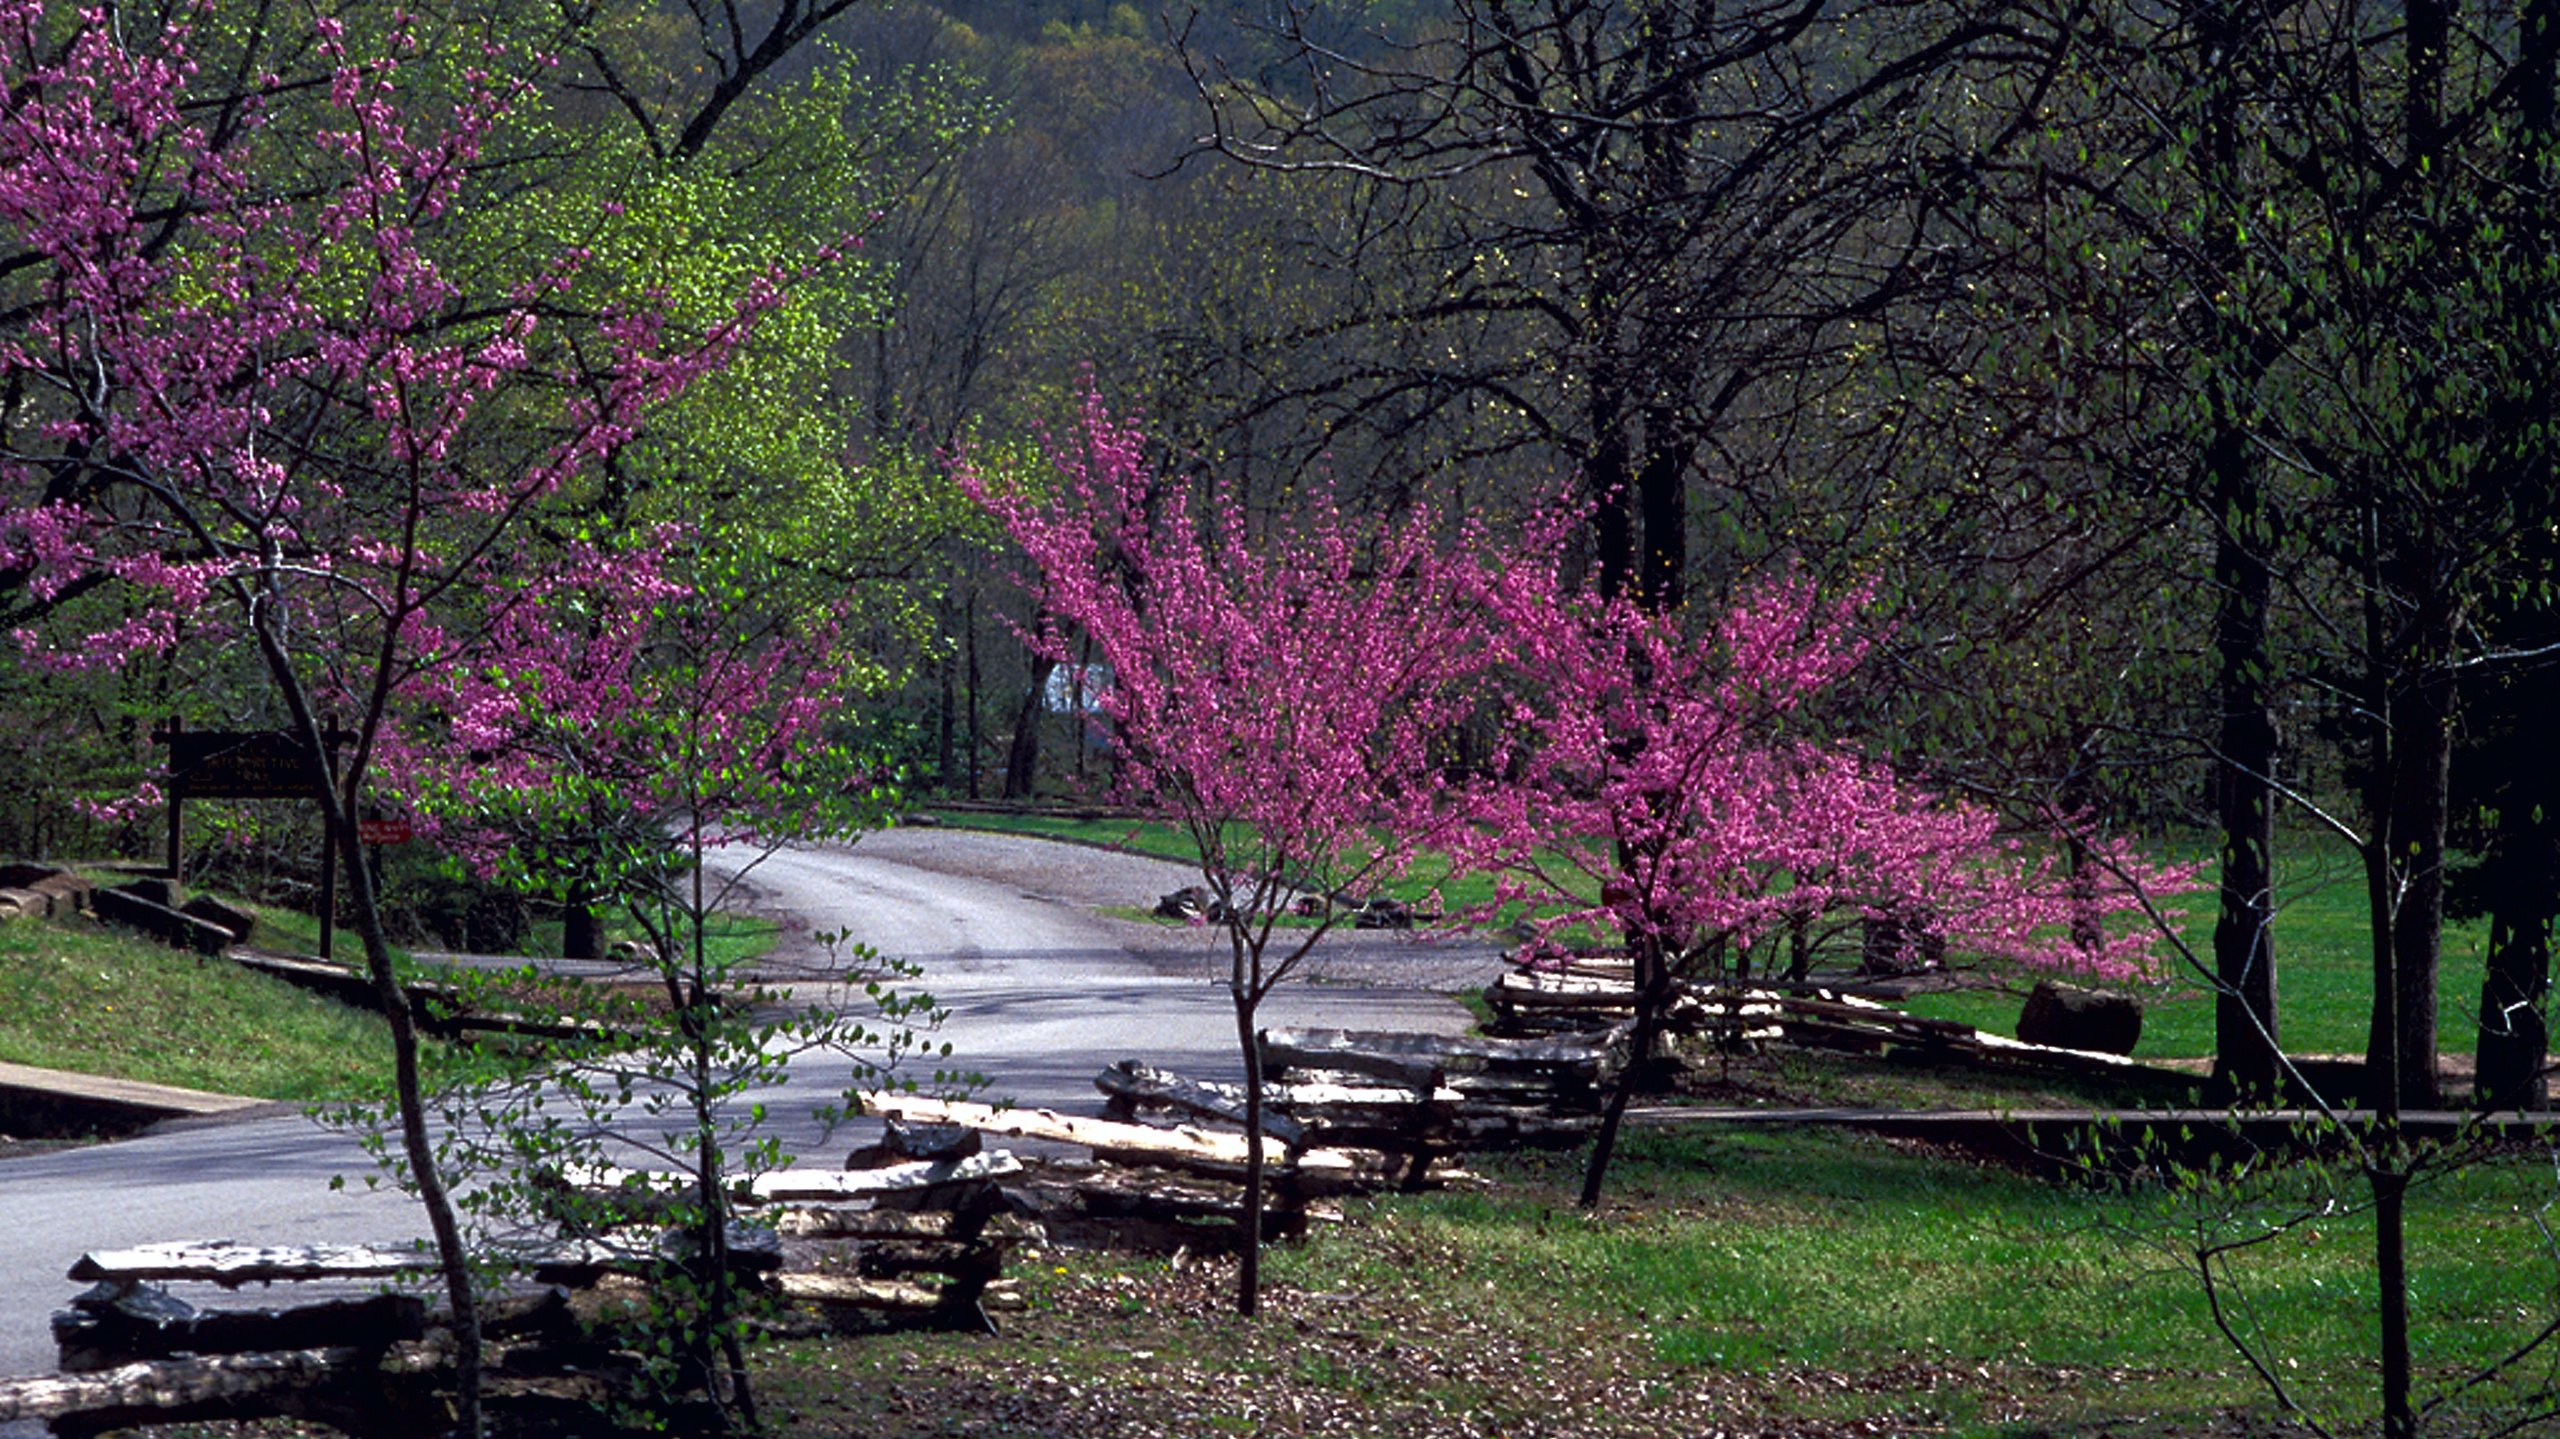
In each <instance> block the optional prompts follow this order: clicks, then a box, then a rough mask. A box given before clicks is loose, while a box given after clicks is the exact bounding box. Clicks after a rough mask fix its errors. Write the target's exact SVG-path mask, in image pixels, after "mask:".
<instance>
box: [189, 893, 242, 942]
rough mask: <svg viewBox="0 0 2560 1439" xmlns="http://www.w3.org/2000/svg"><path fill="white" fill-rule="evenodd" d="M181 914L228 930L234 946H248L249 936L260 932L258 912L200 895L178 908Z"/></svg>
mask: <svg viewBox="0 0 2560 1439" xmlns="http://www.w3.org/2000/svg"><path fill="white" fill-rule="evenodd" d="M178 912H179V913H180V914H190V915H193V916H195V917H196V918H198V919H200V920H203V921H204V922H205V923H207V924H210V925H214V926H217V927H219V928H221V929H224V930H227V931H229V932H230V935H231V942H232V943H233V944H247V943H248V942H249V936H251V935H253V934H255V933H257V932H258V912H257V911H256V910H254V909H249V908H246V907H244V906H241V905H236V904H232V903H230V902H228V901H225V900H219V899H216V898H214V897H213V896H212V895H209V894H200V895H197V896H196V897H195V898H193V899H191V900H188V901H187V902H186V903H185V904H182V905H179V906H178Z"/></svg>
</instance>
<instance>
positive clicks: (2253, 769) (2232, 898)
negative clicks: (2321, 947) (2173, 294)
mask: <svg viewBox="0 0 2560 1439" xmlns="http://www.w3.org/2000/svg"><path fill="white" fill-rule="evenodd" d="M2206 463H2207V465H2208V466H2209V467H2210V468H2211V469H2212V471H2213V494H2214V502H2215V505H2214V507H2215V510H2216V511H2217V513H2218V517H2219V522H2220V523H2219V526H2218V532H2217V534H2216V538H2215V543H2214V557H2213V574H2214V585H2215V588H2216V590H2217V591H2218V592H2219V593H2220V595H2221V604H2220V607H2219V611H2218V613H2217V614H2216V616H2215V622H2214V656H2215V660H2216V674H2215V677H2214V690H2215V694H2216V697H2217V699H2218V701H2219V703H2220V708H2221V723H2220V726H2219V733H2218V734H2217V735H2216V738H2215V747H2216V751H2217V756H2218V760H2217V764H2216V768H2215V771H2214V775H2215V800H2216V806H2215V808H2216V811H2217V817H2218V818H2219V820H2220V821H2221V827H2222V843H2221V869H2222V880H2221V907H2220V911H2219V913H2218V914H2217V915H2216V917H2215V920H2214V927H2213V967H2214V981H2215V986H2216V998H2215V1003H2214V1071H2215V1074H2216V1076H2217V1078H2218V1079H2219V1081H2220V1083H2221V1086H2222V1088H2223V1089H2224V1090H2226V1091H2228V1092H2230V1093H2232V1094H2235V1095H2239V1096H2244V1097H2262V1098H2263V1097H2271V1096H2273V1095H2274V1093H2275V1092H2276V1087H2277V1085H2278V1083H2279V1081H2280V1077H2281V1074H2282V1069H2283V1046H2282V1043H2281V1035H2280V1032H2279V1030H2278V1029H2277V1024H2276V957H2275V935H2274V924H2275V786H2274V783H2273V780H2274V775H2275V771H2276V758H2277V753H2276V746H2277V735H2276V722H2275V710H2274V706H2273V703H2272V698H2271V695H2270V691H2269V685H2268V677H2269V675H2270V674H2271V673H2272V672H2273V662H2272V660H2271V658H2270V657H2269V655H2268V653H2267V610H2268V604H2269V600H2270V598H2271V593H2272V584H2273V574H2272V571H2271V569H2270V567H2269V565H2268V563H2267V560H2266V557H2265V554H2264V546H2265V545H2266V544H2267V543H2268V542H2269V536H2268V527H2267V523H2266V517H2265V513H2264V495H2263V494H2262V493H2261V491H2260V488H2259V484H2258V476H2257V473H2256V470H2255V469H2254V467H2253V466H2252V464H2251V462H2250V458H2249V448H2248V437H2247V436H2246V435H2244V434H2242V433H2241V432H2240V429H2239V427H2238V426H2237V425H2236V424H2232V423H2229V422H2228V421H2227V420H2226V421H2224V422H2222V423H2220V424H2219V425H2218V427H2217V431H2216V433H2215V435H2214V438H2213V442H2212V444H2211V445H2210V446H2209V447H2208V451H2207V455H2206Z"/></svg>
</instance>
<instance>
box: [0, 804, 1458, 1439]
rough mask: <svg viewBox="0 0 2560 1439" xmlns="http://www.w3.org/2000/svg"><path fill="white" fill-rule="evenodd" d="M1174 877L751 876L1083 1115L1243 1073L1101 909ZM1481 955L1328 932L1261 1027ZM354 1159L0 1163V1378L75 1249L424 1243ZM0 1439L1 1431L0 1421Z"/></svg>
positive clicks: (823, 1152)
mask: <svg viewBox="0 0 2560 1439" xmlns="http://www.w3.org/2000/svg"><path fill="white" fill-rule="evenodd" d="M1189 878H1190V877H1189V876H1188V875H1187V874H1186V873H1185V872H1184V871H1183V870H1182V869H1181V868H1180V867H1178V866H1175V865H1171V864H1166V863H1163V862H1161V861H1155V860H1146V859H1139V858H1134V857H1130V856H1123V855H1114V854H1109V853H1105V852H1102V851H1098V850H1091V849H1086V848H1083V847H1079V846H1071V845H1062V844H1054V843H1048V842H1044V841H1038V840H1025V839H1017V838H1011V837H1005V836H995V835H985V834H974V833H967V832H961V831H944V830H925V829H900V830H892V831H888V832H885V833H882V834H877V835H873V836H869V837H867V838H866V839H864V840H863V841H862V843H860V844H858V845H855V846H852V847H850V848H844V847H828V848H822V849H811V850H805V851H787V852H784V853H782V854H778V855H775V856H772V857H771V858H769V859H768V860H766V861H764V862H763V863H761V864H759V865H757V866H756V867H755V868H754V869H753V870H752V871H750V873H749V874H748V876H747V882H748V883H749V884H751V885H752V886H753V889H754V894H755V901H756V903H758V904H759V905H761V906H763V907H765V908H767V909H769V910H770V911H772V912H774V913H775V914H776V915H778V916H782V917H786V918H787V920H788V921H789V924H790V926H791V927H790V928H789V931H788V933H787V936H786V942H785V944H784V946H783V948H782V949H781V950H780V951H779V953H778V955H777V962H776V966H775V968H776V977H777V978H791V979H800V980H807V979H811V978H812V977H813V972H814V971H815V970H816V969H818V968H820V967H822V966H823V965H824V963H825V961H826V959H827V955H826V951H825V950H824V949H823V947H821V946H820V945H818V944H817V943H816V942H815V941H814V940H813V939H812V938H811V935H812V934H813V933H822V932H827V931H834V930H844V931H849V932H850V933H851V934H852V936H853V937H854V938H855V939H857V940H859V941H861V942H863V943H867V944H869V945H870V946H872V947H873V948H874V949H876V950H878V951H879V952H880V953H882V954H887V955H894V956H898V957H901V958H905V959H908V960H911V961H913V962H915V963H918V964H921V965H922V966H923V967H924V969H925V979H924V983H925V984H926V986H927V987H928V988H929V989H930V990H931V992H932V993H933V994H934V996H935V998H936V999H937V1000H938V1001H940V1002H941V1003H942V1004H944V1005H946V1006H947V1007H948V1008H949V1009H950V1011H951V1018H950V1021H949V1023H948V1024H947V1025H946V1026H945V1028H944V1030H943V1033H942V1037H943V1038H946V1039H949V1040H950V1041H951V1042H952V1043H953V1045H954V1046H955V1048H956V1049H957V1051H958V1052H957V1053H956V1055H955V1056H954V1060H953V1062H954V1063H956V1064H961V1065H966V1066H968V1067H971V1068H975V1069H978V1070H980V1071H983V1072H985V1073H986V1074H988V1075H989V1076H990V1077H991V1078H992V1080H993V1084H992V1092H993V1093H995V1094H997V1095H1003V1096H1010V1097H1012V1098H1014V1099H1015V1100H1017V1101H1018V1102H1020V1103H1023V1104H1026V1105H1036V1106H1042V1107H1050V1108H1061V1109H1073V1110H1079V1111H1082V1112H1087V1113H1091V1112H1094V1111H1096V1110H1097V1109H1098V1108H1099V1096H1098V1095H1096V1094H1095V1093H1094V1091H1093V1088H1092V1079H1093V1074H1094V1071H1095V1070H1096V1069H1098V1068H1100V1067H1101V1066H1102V1065H1103V1064H1105V1063H1107V1062H1109V1061H1110V1060H1112V1059H1116V1058H1121V1057H1124V1056H1134V1057H1143V1058H1146V1059H1148V1060H1150V1061H1151V1062H1153V1063H1158V1064H1163V1065H1167V1066H1169V1067H1173V1068H1177V1069H1182V1070H1185V1071H1187V1072H1194V1073H1199V1074H1203V1075H1207V1076H1221V1075H1235V1074H1238V1073H1240V1072H1241V1065H1240V1063H1239V1061H1238V1060H1237V1058H1236V1052H1235V1051H1236V1042H1235V1031H1234V1025H1233V1021H1232V1019H1231V1018H1230V1014H1229V1010H1228V1007H1227V997H1226V990H1225V987H1224V984H1223V976H1224V964H1225V960H1224V952H1223V950H1220V949H1217V948H1214V947H1213V942H1214V940H1215V936H1214V935H1212V934H1211V933H1209V932H1206V931H1184V930H1178V929H1170V928H1167V927H1164V926H1154V925H1142V924H1135V923H1130V922H1127V921H1123V920H1118V919H1114V918H1110V917H1108V916H1104V915H1101V914H1098V913H1096V912H1095V910H1096V908H1097V907H1099V906H1103V905H1135V906H1143V905H1146V904H1149V903H1151V902H1152V901H1153V899H1154V897H1155V896H1156V895H1158V894H1161V893H1163V892H1165V891H1167V890H1170V889H1174V888H1177V887H1179V886H1180V885H1181V884H1183V883H1186V882H1188V880H1189ZM1492 967H1493V958H1492V955H1491V952H1490V951H1489V950H1487V949H1486V948H1484V947H1482V946H1473V947H1454V948H1441V947H1437V946H1421V947H1417V946H1414V945H1411V944H1409V943H1407V942H1404V941H1401V940H1395V939H1388V938H1383V937H1379V936H1371V935H1344V936H1341V937H1340V938H1339V939H1338V940H1336V939H1333V938H1328V940H1327V941H1326V942H1325V944H1324V946H1323V947H1321V948H1320V949H1319V950H1318V952H1317V953H1316V954H1315V955H1313V956H1311V957H1310V962H1309V964H1308V965H1307V973H1308V977H1309V978H1310V979H1311V980H1312V981H1313V982H1310V983H1303V984H1292V985H1290V986H1287V987H1284V988H1283V989H1282V990H1281V992H1280V993H1278V994H1276V995H1274V996H1273V998H1272V1000H1271V1002H1270V1003H1269V1004H1268V1005H1267V1006H1266V1008H1265V1013H1264V1022H1265V1023H1267V1024H1327V1025H1336V1026H1341V1027H1346V1028H1350V1027H1357V1028H1393V1029H1429V1030H1439V1031H1444V1032H1454V1031H1455V1030H1458V1029H1460V1028H1462V1027H1463V1026H1464V1024H1465V1018H1466V1016H1465V1013H1464V1011H1463V1010H1462V1009H1461V1008H1460V1007H1459V1006H1458V1005H1457V1004H1456V1003H1455V1002H1454V1001H1452V1000H1451V999H1449V998H1447V997H1446V993H1445V991H1450V990H1454V989H1456V988H1459V987H1461V986H1463V985H1464V984H1467V983H1470V982H1472V983H1479V984H1480V983H1482V982H1483V981H1484V980H1485V979H1486V978H1489V977H1490V974H1491V972H1492ZM1433 990H1439V991H1444V992H1442V993H1434V992H1431V991H1433ZM811 992H812V993H818V992H822V991H820V990H814V989H813V990H812V991H811ZM844 1080H845V1074H844V1071H843V1070H842V1068H841V1067H840V1066H829V1065H822V1064H811V1065H804V1066H803V1067H802V1068H801V1069H800V1070H799V1071H798V1072H797V1073H796V1075H795V1078H794V1080H793V1083H792V1085H791V1086H790V1087H789V1091H788V1092H786V1093H784V1094H778V1095H774V1096H770V1097H768V1100H767V1102H768V1104H769V1106H770V1108H771V1109H772V1111H773V1112H774V1113H775V1115H776V1116H777V1118H778V1121H779V1122H780V1123H782V1125H783V1132H784V1136H785V1142H786V1145H787V1146H790V1147H793V1148H796V1149H797V1150H798V1151H799V1152H801V1153H804V1154H808V1155H810V1156H812V1157H813V1158H814V1159H815V1160H816V1161H818V1162H832V1161H833V1160H834V1159H836V1158H840V1157H841V1154H840V1150H841V1149H842V1148H843V1147H845V1146H846V1145H848V1144H849V1142H850V1141H849V1139H848V1138H847V1137H846V1136H843V1135H838V1136H834V1137H832V1138H828V1139H824V1140H822V1139H821V1137H820V1134H819V1131H818V1129H817V1126H816V1125H815V1124H814V1123H813V1122H810V1121H807V1120H806V1119H804V1118H803V1117H802V1116H803V1115H805V1113H806V1112H807V1110H808V1109H809V1108H811V1107H813V1106H814V1105H815V1104H817V1103H819V1102H823V1101H824V1100H825V1099H826V1098H828V1097H830V1096H831V1093H832V1091H833V1090H834V1089H836V1088H838V1087H840V1086H841V1085H842V1084H843V1083H844ZM803 1101H805V1102H803ZM365 1172H366V1167H365V1161H364V1159H363V1156H362V1155H361V1154H360V1153H358V1152H357V1151H356V1150H355V1148H354V1146H353V1145H352V1144H351V1143H350V1142H349V1141H347V1140H345V1139H344V1138H341V1137H339V1136H335V1135H332V1134H329V1133H327V1132H325V1131H322V1130H320V1129H318V1128H317V1127H315V1126H314V1125H312V1124H311V1123H310V1122H309V1121H307V1120H305V1119H302V1118H301V1117H299V1116H298V1115H293V1114H290V1113H278V1114H273V1115H270V1116H268V1117H264V1118H256V1119H251V1120H246V1121H238V1122H231V1123H224V1124H217V1125H205V1126H199V1127H193V1128H188V1129H184V1130H179V1131H176V1132H165V1133H160V1134H154V1135H151V1136H147V1137H144V1138H141V1139H135V1140H129V1141H126V1142H124V1143H119V1144H111V1145H101V1146H97V1147H94V1148H88V1149H81V1150H73V1151H65V1152H57V1153H53V1154H47V1155H38V1156H30V1157H23V1158H18V1159H12V1160H7V1161H5V1162H0V1375H18V1374H31V1373H39V1372H45V1371H48V1370H50V1369H51V1368H52V1367H53V1351H52V1342H51V1339H50V1336H49V1333H48V1331H47V1329H46V1316H47V1314H48V1313H50V1311H51V1310H53V1309H54V1308H56V1307H58V1306H59V1305H60V1303H61V1302H62V1301H63V1300H64V1299H65V1298H67V1297H68V1295H69V1286H68V1285H67V1284H66V1283H65V1282H64V1281H63V1279H62V1277H61V1276H62V1273H63V1271H64V1269H65V1268H67V1267H68V1266H69V1264H70V1263H71V1261H72V1260H73V1259H75V1258H77V1257H78V1256H79V1254H80V1253H81V1252H82V1251H84V1250H87V1249H94V1248H105V1247H112V1246H120V1245H127V1244H137V1243H145V1242H150V1241H154V1240H167V1239H215V1238H230V1239H238V1240H244V1241H269V1242H280V1243H281V1242H320V1241H338V1242H356V1241H377V1242H378V1241H384V1240H399V1239H405V1238H407V1237H409V1236H410V1235H413V1234H416V1233H421V1232H423V1230H424V1228H425V1226H424V1224H423V1222H421V1221H420V1220H419V1219H418V1218H417V1216H416V1215H415V1213H414V1209H413V1208H412V1206H410V1205H409V1203H408V1202H407V1201H406V1200H405V1199H402V1198H400V1197H398V1196H395V1195H391V1194H387V1193H372V1194H368V1193H364V1192H362V1190H361V1176H362V1175H363V1174H364V1173H365ZM333 1174H344V1175H347V1176H349V1178H350V1187H349V1190H348V1191H347V1192H343V1193H332V1192H331V1191H330V1189H329V1187H328V1183H329V1179H330V1176H332V1175H333ZM0 1439H14V1436H12V1435H10V1432H9V1429H8V1426H0Z"/></svg>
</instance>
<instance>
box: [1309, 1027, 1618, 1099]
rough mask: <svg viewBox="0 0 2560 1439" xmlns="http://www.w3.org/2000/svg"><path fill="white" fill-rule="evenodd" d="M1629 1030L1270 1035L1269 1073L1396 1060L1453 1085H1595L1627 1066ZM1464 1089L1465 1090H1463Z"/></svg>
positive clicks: (1327, 1031) (1354, 1066) (1360, 1066)
mask: <svg viewBox="0 0 2560 1439" xmlns="http://www.w3.org/2000/svg"><path fill="white" fill-rule="evenodd" d="M1626 1032H1627V1027H1626V1026H1618V1027H1615V1028H1612V1029H1610V1030H1607V1031H1603V1032H1602V1033H1599V1034H1595V1035H1593V1036H1591V1037H1590V1038H1588V1039H1583V1040H1563V1039H1546V1040H1539V1039H1487V1038H1484V1037H1483V1036H1481V1035H1440V1034H1398V1033H1392V1032H1386V1031H1364V1030H1341V1029H1266V1030H1264V1031H1263V1032H1262V1036H1261V1037H1262V1046H1263V1054H1264V1056H1265V1064H1266V1066H1267V1067H1266V1071H1265V1072H1266V1073H1267V1072H1269V1069H1268V1066H1270V1065H1272V1064H1273V1062H1274V1061H1277V1063H1278V1067H1279V1068H1281V1069H1284V1070H1285V1069H1365V1065H1364V1063H1362V1061H1363V1060H1365V1059H1368V1058H1373V1057H1393V1058H1399V1059H1405V1060H1409V1061H1420V1062H1422V1063H1424V1064H1428V1065H1436V1066H1438V1067H1440V1068H1441V1069H1443V1070H1444V1071H1446V1073H1447V1074H1448V1076H1449V1082H1450V1083H1451V1084H1453V1085H1458V1084H1459V1078H1458V1077H1459V1076H1460V1075H1461V1074H1467V1073H1504V1072H1514V1073H1516V1072H1522V1071H1534V1072H1552V1073H1556V1074H1559V1075H1565V1076H1570V1077H1573V1078H1577V1079H1581V1080H1584V1081H1586V1082H1593V1081H1597V1080H1600V1079H1602V1078H1604V1077H1606V1076H1607V1075H1609V1074H1612V1073H1614V1072H1616V1070H1617V1068H1618V1067H1619V1066H1620V1065H1621V1064H1623V1063H1624V1062H1625V1053H1624V1051H1625V1034H1626ZM1460 1087H1463V1086H1462V1085H1461V1086H1460Z"/></svg>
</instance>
